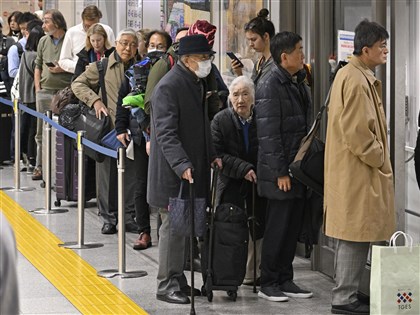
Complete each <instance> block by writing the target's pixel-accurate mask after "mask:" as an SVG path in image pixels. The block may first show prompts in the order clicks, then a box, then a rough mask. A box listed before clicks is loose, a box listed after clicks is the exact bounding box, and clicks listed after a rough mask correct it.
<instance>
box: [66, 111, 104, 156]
mask: <svg viewBox="0 0 420 315" xmlns="http://www.w3.org/2000/svg"><path fill="white" fill-rule="evenodd" d="M80 106H81V107H82V108H81V114H80V115H79V116H78V117H77V119H76V120H75V121H74V131H79V130H84V131H85V135H84V138H86V139H88V140H90V141H92V142H94V143H96V144H101V140H102V138H103V137H104V136H105V135H106V134H107V133H108V132H110V131H111V119H110V117H109V116H102V118H101V119H98V118H97V117H96V113H95V109H90V108H89V107H88V106H87V105H80ZM85 152H86V155H87V156H88V157H90V158H92V159H94V160H95V161H96V162H103V161H104V159H105V155H103V154H102V153H99V152H97V151H95V150H93V149H91V148H89V147H86V151H85Z"/></svg>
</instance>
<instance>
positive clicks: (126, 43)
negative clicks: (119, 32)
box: [117, 40, 137, 49]
mask: <svg viewBox="0 0 420 315" xmlns="http://www.w3.org/2000/svg"><path fill="white" fill-rule="evenodd" d="M117 43H120V45H121V46H123V47H124V49H125V48H127V47H130V48H131V49H133V48H137V43H129V42H122V41H119V40H117Z"/></svg>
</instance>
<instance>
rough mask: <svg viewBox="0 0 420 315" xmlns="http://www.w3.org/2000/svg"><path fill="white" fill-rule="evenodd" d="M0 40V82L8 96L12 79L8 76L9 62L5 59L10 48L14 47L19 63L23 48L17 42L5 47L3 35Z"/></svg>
mask: <svg viewBox="0 0 420 315" xmlns="http://www.w3.org/2000/svg"><path fill="white" fill-rule="evenodd" d="M1 39H2V42H1V52H0V55H2V57H1V58H0V76H1V80H2V81H3V82H4V85H5V86H6V90H7V94H10V90H11V88H12V85H13V81H14V79H12V78H11V77H10V76H9V60H8V58H7V53H8V52H9V49H10V47H12V46H13V45H16V47H17V50H18V55H19V61H20V59H21V58H22V54H23V46H22V44H21V43H19V42H17V43H14V44H13V45H10V46H9V47H7V46H8V45H7V39H8V38H7V36H5V35H3V36H2V37H1Z"/></svg>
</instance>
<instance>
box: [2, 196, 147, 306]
mask: <svg viewBox="0 0 420 315" xmlns="http://www.w3.org/2000/svg"><path fill="white" fill-rule="evenodd" d="M0 210H1V211H2V212H3V214H4V215H5V216H6V218H7V219H8V220H9V222H10V224H11V225H12V226H13V229H14V231H15V235H16V241H17V246H18V250H19V252H21V253H22V255H23V256H25V257H26V259H28V261H30V262H31V263H32V265H34V266H35V268H37V269H38V270H39V272H41V273H42V274H43V275H44V277H45V278H47V279H48V280H49V281H50V282H51V283H52V284H53V285H54V286H55V287H56V288H57V290H59V291H60V292H61V293H62V294H63V295H64V296H65V297H66V298H67V299H68V300H69V301H70V303H72V304H73V305H74V307H76V308H77V309H78V310H79V311H80V312H81V313H82V314H147V312H146V311H145V310H143V309H142V308H140V307H139V306H138V305H137V304H135V303H134V302H133V301H132V300H131V299H130V298H129V297H128V296H126V295H125V294H124V293H123V292H121V291H120V290H119V289H118V288H116V287H115V286H114V285H113V284H112V283H111V282H110V281H109V280H107V279H105V278H101V277H98V276H97V275H96V270H95V269H94V268H93V267H92V266H91V265H89V264H88V263H87V262H86V261H84V260H83V259H82V258H81V257H80V256H78V255H77V254H76V253H74V252H73V251H72V250H69V249H65V248H62V247H58V244H61V243H63V242H62V241H61V240H60V239H59V238H57V237H56V236H55V235H54V234H53V233H51V232H50V231H49V230H48V229H47V228H45V227H44V226H43V225H42V224H41V223H39V222H38V221H37V220H36V219H34V218H33V217H32V216H31V215H30V214H29V213H28V212H27V211H26V210H25V209H23V208H22V207H21V206H19V204H17V203H16V202H15V201H14V200H13V199H12V198H10V197H9V196H7V195H6V194H5V193H4V192H3V191H0Z"/></svg>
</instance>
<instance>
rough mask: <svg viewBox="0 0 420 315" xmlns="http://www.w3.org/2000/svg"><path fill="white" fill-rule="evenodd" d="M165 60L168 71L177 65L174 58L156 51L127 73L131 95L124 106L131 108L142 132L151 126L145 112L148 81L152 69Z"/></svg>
mask: <svg viewBox="0 0 420 315" xmlns="http://www.w3.org/2000/svg"><path fill="white" fill-rule="evenodd" d="M160 59H163V60H165V61H166V63H167V65H168V71H169V70H170V69H172V67H173V66H174V65H175V60H174V58H173V57H172V56H171V55H170V54H167V53H163V52H159V51H154V52H152V53H149V54H147V55H146V56H145V57H144V58H143V59H142V60H141V61H139V62H137V63H135V64H133V65H132V66H131V67H130V68H129V69H128V70H127V71H126V72H125V76H126V77H127V79H128V81H129V85H130V93H129V94H128V95H127V96H126V97H124V98H123V102H122V106H123V107H126V108H131V114H132V118H134V120H136V121H137V124H138V125H139V126H140V129H141V130H145V129H146V128H147V127H148V125H149V119H150V118H149V116H148V115H147V114H146V113H145V112H144V95H145V92H146V86H147V79H148V77H149V74H150V71H151V69H152V67H153V66H154V65H155V64H156V63H157V62H158V61H159V60H160Z"/></svg>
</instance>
